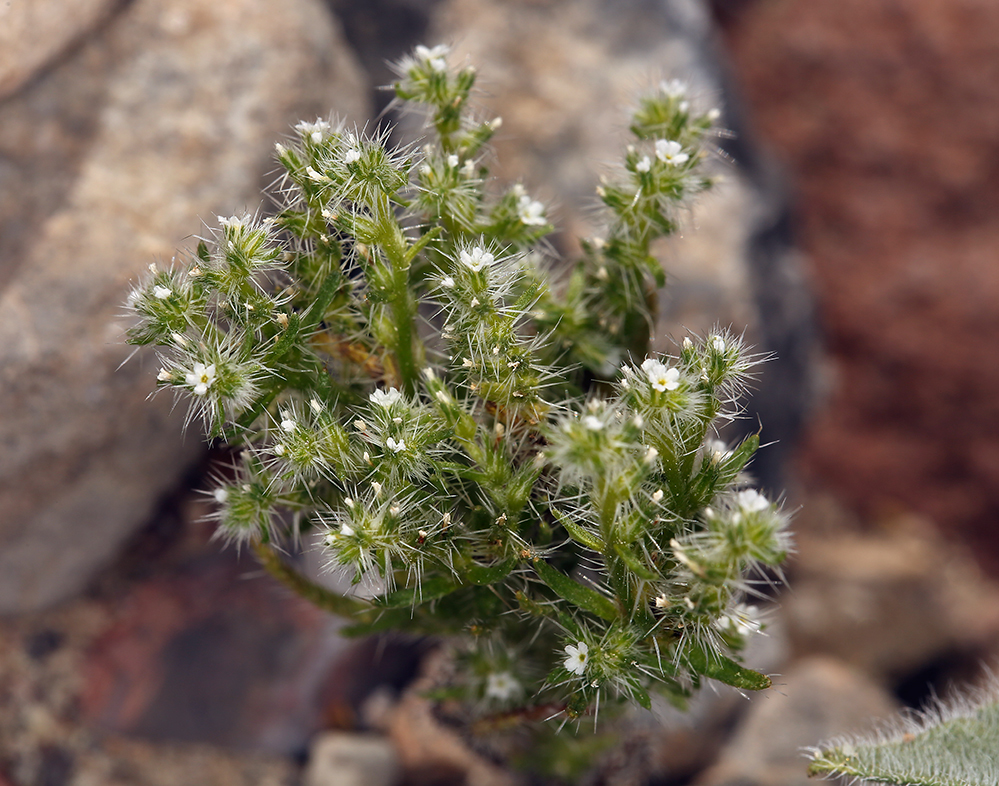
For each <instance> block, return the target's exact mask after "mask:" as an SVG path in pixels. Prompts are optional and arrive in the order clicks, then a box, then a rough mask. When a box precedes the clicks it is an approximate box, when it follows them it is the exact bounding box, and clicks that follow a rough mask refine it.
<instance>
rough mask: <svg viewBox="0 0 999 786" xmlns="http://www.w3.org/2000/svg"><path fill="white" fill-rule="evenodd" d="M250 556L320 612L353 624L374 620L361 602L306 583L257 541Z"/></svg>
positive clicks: (367, 608) (370, 612) (367, 605)
mask: <svg viewBox="0 0 999 786" xmlns="http://www.w3.org/2000/svg"><path fill="white" fill-rule="evenodd" d="M253 553H254V554H256V555H257V559H258V560H260V564H261V565H263V566H264V569H265V570H266V571H267V572H268V573H270V574H271V576H273V577H274V578H276V579H277V580H278V581H280V582H281V583H282V584H284V585H285V586H286V587H288V588H289V589H291V590H292V591H293V592H294V593H295V594H296V595H298V596H299V597H302V598H305V599H306V600H307V601H309V602H311V603H314V604H315V605H316V606H318V607H319V608H321V609H323V610H324V611H329V612H331V613H333V614H338V615H340V616H341V617H349V618H350V619H351V620H353V621H354V622H370V621H371V620H373V619H374V617H375V610H374V609H373V608H372V607H371V604H369V603H366V602H365V601H362V600H358V599H357V598H351V597H348V596H347V595H341V594H339V593H337V592H332V591H331V590H328V589H326V588H325V587H320V586H319V585H318V584H315V583H313V582H311V581H309V580H308V579H307V578H305V576H303V575H302V574H301V573H299V572H298V571H297V570H295V569H294V568H292V567H290V566H289V565H287V564H286V563H285V562H284V561H283V560H282V559H281V558H280V557H279V556H278V555H277V553H276V552H275V551H274V549H272V548H271V547H270V546H267V545H265V544H263V543H260V542H259V541H257V542H255V543H254V544H253Z"/></svg>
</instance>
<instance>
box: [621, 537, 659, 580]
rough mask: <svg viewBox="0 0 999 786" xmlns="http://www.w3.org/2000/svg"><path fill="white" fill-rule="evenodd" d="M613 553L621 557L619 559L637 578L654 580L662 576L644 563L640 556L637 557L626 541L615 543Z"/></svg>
mask: <svg viewBox="0 0 999 786" xmlns="http://www.w3.org/2000/svg"><path fill="white" fill-rule="evenodd" d="M614 553H615V554H617V555H618V556H619V557H620V558H621V561H622V562H623V563H624V564H625V565H627V566H628V569H629V570H630V571H631V572H632V573H634V574H635V575H636V576H638V577H639V578H642V579H645V580H646V581H656V580H657V579H660V578H662V577H661V576H660V575H659V574H658V573H656V572H655V571H654V570H652V569H651V568H650V567H649V566H648V565H646V564H645V562H644V561H643V560H642V558H641V557H639V556H638V555H637V554H636V553H635V552H634V551H633V550H632V548H631V546H629V545H628V544H627V543H620V542H617V543H615V544H614Z"/></svg>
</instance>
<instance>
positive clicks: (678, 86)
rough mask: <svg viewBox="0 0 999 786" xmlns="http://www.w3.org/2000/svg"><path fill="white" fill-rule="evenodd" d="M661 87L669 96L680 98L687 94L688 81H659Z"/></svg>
mask: <svg viewBox="0 0 999 786" xmlns="http://www.w3.org/2000/svg"><path fill="white" fill-rule="evenodd" d="M659 89H660V90H662V91H663V93H664V94H665V96H666V97H667V98H680V96H684V95H686V94H687V83H686V82H684V81H682V80H680V79H668V80H665V81H662V82H660V83H659Z"/></svg>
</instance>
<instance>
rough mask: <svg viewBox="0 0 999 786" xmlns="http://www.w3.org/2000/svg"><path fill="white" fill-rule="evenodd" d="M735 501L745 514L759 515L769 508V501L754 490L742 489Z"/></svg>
mask: <svg viewBox="0 0 999 786" xmlns="http://www.w3.org/2000/svg"><path fill="white" fill-rule="evenodd" d="M735 501H736V503H737V504H738V505H739V507H740V508H742V510H743V512H745V513H759V512H761V511H764V510H766V509H767V508H769V507H770V500H768V499H767V498H766V497H764V496H763V495H762V494H760V492H758V491H757V490H756V489H743V490H742V491H740V492H739V493H738V494H736V496H735Z"/></svg>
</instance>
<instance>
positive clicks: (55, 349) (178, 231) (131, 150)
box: [0, 0, 367, 613]
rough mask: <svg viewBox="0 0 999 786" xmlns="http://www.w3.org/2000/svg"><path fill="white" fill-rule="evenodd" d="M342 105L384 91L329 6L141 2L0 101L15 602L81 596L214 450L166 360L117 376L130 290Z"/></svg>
mask: <svg viewBox="0 0 999 786" xmlns="http://www.w3.org/2000/svg"><path fill="white" fill-rule="evenodd" d="M331 109H333V110H335V111H338V112H340V113H343V114H349V115H350V116H352V117H356V118H364V117H365V116H366V115H367V86H366V84H365V81H364V79H363V77H362V75H361V73H360V71H359V69H358V67H357V66H356V65H355V63H354V60H353V58H352V56H351V55H350V54H349V52H348V50H347V48H346V46H345V44H344V42H343V39H342V37H341V35H340V32H339V30H338V28H337V26H336V24H335V21H334V20H333V18H332V17H331V15H330V14H329V12H328V10H327V9H326V8H325V6H324V5H323V4H322V3H320V2H319V0H292V1H291V2H287V1H285V0H281V1H280V2H279V0H216V1H215V2H212V3H203V2H200V0H135V2H132V3H130V4H128V5H127V6H125V7H124V8H123V10H122V11H121V12H120V13H119V14H118V15H117V16H115V18H114V19H113V20H111V21H110V23H109V24H108V25H106V26H105V27H104V28H102V30H101V31H100V33H99V34H98V35H96V36H95V37H94V38H93V39H92V40H88V41H87V42H86V43H85V44H84V45H82V46H81V48H80V49H79V51H77V52H76V53H75V54H74V55H73V56H72V57H71V58H69V59H67V60H66V61H65V62H62V63H60V64H59V66H58V67H56V68H54V69H53V70H51V71H50V72H49V73H47V74H46V75H45V76H44V78H39V79H38V80H37V81H36V82H34V83H33V84H32V85H31V86H30V89H26V90H24V91H22V92H21V93H20V94H19V95H17V96H16V97H14V98H12V99H10V100H8V101H7V102H6V103H4V104H2V105H0V129H2V130H0V160H2V161H3V164H2V165H0V178H2V181H3V182H2V186H0V194H5V195H6V196H4V197H3V199H2V201H0V228H3V229H4V230H5V231H6V230H7V229H8V228H14V229H16V230H17V231H15V232H14V233H13V234H14V236H13V237H12V238H9V239H8V240H6V241H4V243H3V244H2V245H0V253H2V256H0V287H2V289H0V408H2V411H3V413H4V416H3V418H2V419H0V446H2V451H0V613H4V612H6V613H10V612H17V611H25V610H30V609H35V608H39V607H42V606H45V605H47V604H51V603H53V602H56V601H58V600H60V599H63V598H66V597H67V596H69V595H71V594H73V593H74V592H77V591H79V590H80V589H81V588H82V587H83V586H84V585H85V584H86V582H87V581H88V579H89V578H90V577H91V576H92V575H93V573H94V572H95V571H96V570H97V569H98V568H99V567H101V566H102V565H103V564H105V563H106V562H107V561H108V560H109V559H110V558H111V557H112V555H113V554H114V553H115V551H116V549H117V548H118V547H119V545H120V544H121V543H122V541H123V540H124V539H125V538H126V537H127V536H128V534H129V533H130V532H132V531H133V529H134V528H135V527H136V525H138V524H140V523H141V522H143V521H144V520H145V519H146V518H147V517H148V515H149V514H150V511H151V510H152V508H153V506H154V505H155V504H156V500H157V499H158V497H159V496H160V495H161V494H163V492H164V491H165V490H167V489H169V488H171V487H172V486H174V485H175V484H176V483H177V482H178V479H179V478H180V477H181V476H182V474H183V473H184V471H185V469H186V468H187V467H188V466H189V465H190V463H191V461H192V460H194V459H195V458H196V457H197V456H198V455H200V454H201V452H202V450H203V447H202V445H201V438H200V435H199V434H197V433H195V429H194V428H193V427H192V429H191V432H190V433H188V434H187V436H186V439H185V438H184V437H182V436H181V423H182V420H183V412H182V411H174V412H171V410H172V408H173V402H172V401H171V400H170V399H169V398H168V397H158V398H156V399H155V400H154V401H153V402H151V403H150V402H148V401H146V398H147V395H148V394H149V392H150V391H151V390H152V389H153V386H154V376H155V371H156V362H155V357H154V355H152V354H151V353H148V352H140V353H138V356H137V357H135V358H133V359H132V360H131V362H129V363H126V364H125V365H124V367H123V368H122V369H121V370H119V366H120V365H121V364H122V363H123V361H125V360H126V358H128V357H129V355H130V354H131V350H130V348H128V347H126V346H125V345H124V332H123V331H124V324H123V322H122V320H121V319H120V317H119V315H120V313H121V311H122V303H123V301H124V299H125V296H126V294H127V290H128V282H129V280H130V279H132V278H134V277H136V276H137V275H138V274H139V273H140V272H141V271H142V270H143V269H144V268H145V267H146V266H147V265H148V264H150V263H151V262H153V261H155V260H159V261H160V263H161V264H169V260H170V258H171V256H172V255H173V254H174V252H175V249H176V248H177V247H178V246H180V245H182V244H184V243H186V242H188V241H189V239H190V237H191V236H192V235H194V234H197V233H199V232H201V231H203V227H202V226H201V221H205V222H209V223H212V222H214V221H215V215H216V214H222V215H229V214H231V213H234V212H239V211H243V210H250V211H254V210H256V209H258V206H259V205H260V200H261V197H260V189H261V186H262V185H264V184H265V183H266V182H267V176H266V175H267V173H268V172H269V171H271V170H272V169H273V168H274V164H273V160H272V151H273V144H274V141H275V140H276V139H278V138H280V137H281V136H282V135H283V134H285V133H286V132H288V131H289V129H290V126H291V125H292V124H293V123H294V122H295V121H296V120H298V119H300V118H301V117H315V116H317V115H324V116H325V115H327V114H328V113H329V112H330V110H331ZM81 137H82V138H81ZM182 408H183V405H181V409H182Z"/></svg>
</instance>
